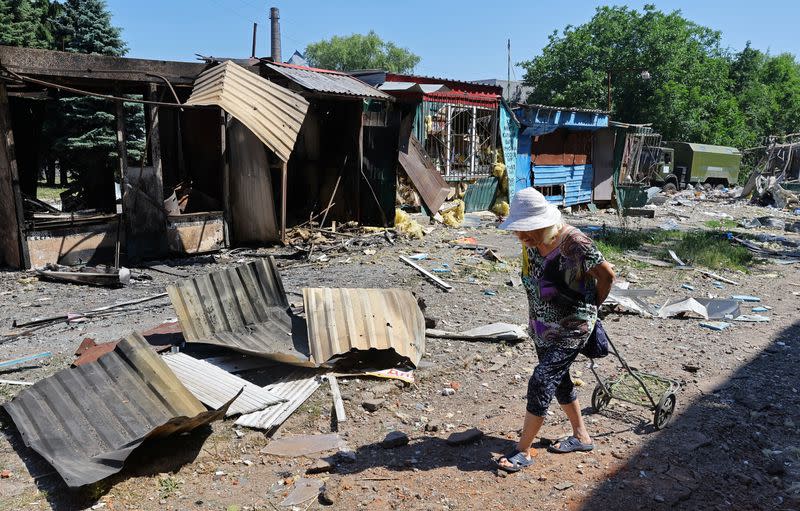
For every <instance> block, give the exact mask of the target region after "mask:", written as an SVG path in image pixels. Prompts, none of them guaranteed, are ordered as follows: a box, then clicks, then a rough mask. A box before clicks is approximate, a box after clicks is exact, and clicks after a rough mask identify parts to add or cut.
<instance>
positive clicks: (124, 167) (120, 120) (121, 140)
mask: <svg viewBox="0 0 800 511" xmlns="http://www.w3.org/2000/svg"><path fill="white" fill-rule="evenodd" d="M115 106H116V121H117V133H116V137H117V154H118V158H117V165H118V166H119V180H120V191H121V192H122V193H121V195H122V218H121V221H122V222H124V223H125V243H126V245H127V243H128V240H130V229H129V225H128V221H129V217H128V215H126V214H125V196H126V195H128V193H130V192H128V178H127V174H128V148H127V147H125V106H124V105H123V103H122V101H117V102H116V103H115ZM144 150H145V151H147V148H146V147H145V148H144ZM115 212H116V211H115ZM119 238H120V233H119V227H118V228H117V244H118V245H119ZM126 248H127V247H126ZM119 251H120V247H116V248H115V251H114V265H115V266H116V267H117V268H119V264H120V261H119Z"/></svg>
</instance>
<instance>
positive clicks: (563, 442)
mask: <svg viewBox="0 0 800 511" xmlns="http://www.w3.org/2000/svg"><path fill="white" fill-rule="evenodd" d="M592 449H594V444H584V443H583V442H581V441H580V440H578V439H577V438H575V437H574V436H568V437H566V438H563V439H560V440H559V441H558V447H555V446H554V445H551V446H549V447H548V448H547V450H548V451H550V452H556V453H559V454H565V453H568V452H589V451H591V450H592Z"/></svg>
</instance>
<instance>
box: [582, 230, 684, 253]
mask: <svg viewBox="0 0 800 511" xmlns="http://www.w3.org/2000/svg"><path fill="white" fill-rule="evenodd" d="M680 235H681V233H680V232H679V231H663V230H660V229H659V230H653V231H633V230H629V229H620V230H606V231H604V232H601V233H598V234H597V235H596V238H595V244H596V245H597V248H598V249H600V252H602V253H603V255H604V256H605V257H606V258H608V259H619V258H620V257H622V256H623V255H625V253H626V252H631V251H636V250H639V249H641V248H642V245H644V244H649V245H659V244H661V243H664V242H666V241H671V240H675V239H678V238H680Z"/></svg>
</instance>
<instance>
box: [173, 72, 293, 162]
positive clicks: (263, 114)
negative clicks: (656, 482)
mask: <svg viewBox="0 0 800 511" xmlns="http://www.w3.org/2000/svg"><path fill="white" fill-rule="evenodd" d="M186 104H187V105H216V106H219V107H220V108H222V109H223V110H225V111H226V112H228V113H229V114H231V115H232V116H234V117H235V118H236V119H238V120H239V122H241V123H242V124H244V125H245V126H247V127H248V128H249V129H250V131H252V132H253V133H254V134H255V135H256V136H257V137H258V139H259V140H261V142H263V143H264V145H266V146H267V147H268V148H270V149H271V150H272V151H273V152H274V153H275V154H277V155H278V157H279V158H280V159H281V160H283V161H289V156H290V155H291V154H292V149H293V148H294V143H295V140H297V133H298V132H299V131H300V126H301V125H302V124H303V119H305V117H306V111H308V101H306V100H305V99H304V98H303V97H302V96H300V95H299V94H295V93H294V92H292V91H290V90H288V89H286V88H284V87H281V86H279V85H276V84H274V83H272V82H270V81H269V80H266V79H264V78H262V77H260V76H258V75H257V74H255V73H251V72H249V71H247V70H245V69H244V68H243V67H242V66H240V65H238V64H235V63H234V62H231V61H227V62H225V63H223V64H220V65H218V66H215V67H212V68H211V69H209V70H207V71H205V72H203V73H202V74H201V75H200V76H198V77H197V80H196V81H195V83H194V88H193V89H192V95H191V97H190V98H189V100H188V101H187V102H186Z"/></svg>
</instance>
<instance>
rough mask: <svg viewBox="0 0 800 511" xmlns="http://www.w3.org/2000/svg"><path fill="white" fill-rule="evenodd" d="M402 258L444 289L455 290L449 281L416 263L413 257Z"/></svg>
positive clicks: (401, 257) (401, 258)
mask: <svg viewBox="0 0 800 511" xmlns="http://www.w3.org/2000/svg"><path fill="white" fill-rule="evenodd" d="M400 260H401V261H403V262H404V263H406V264H407V265H409V266H411V267H412V268H414V269H415V270H417V271H418V272H420V273H421V274H423V275H425V276H426V277H428V279H430V281H431V282H433V283H434V284H436V285H437V286H439V287H440V288H442V289H444V290H445V291H447V292H450V291H452V290H453V286H451V285H450V284H448V283H447V282H445V281H443V280H442V279H440V278H439V277H437V276H436V275H434V274H433V273H431V272H429V271H428V270H426V269H425V268H423V267H422V266H420V265H418V264H417V263H415V262H414V261H412V260H411V259H409V258H407V257H403V256H400Z"/></svg>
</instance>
